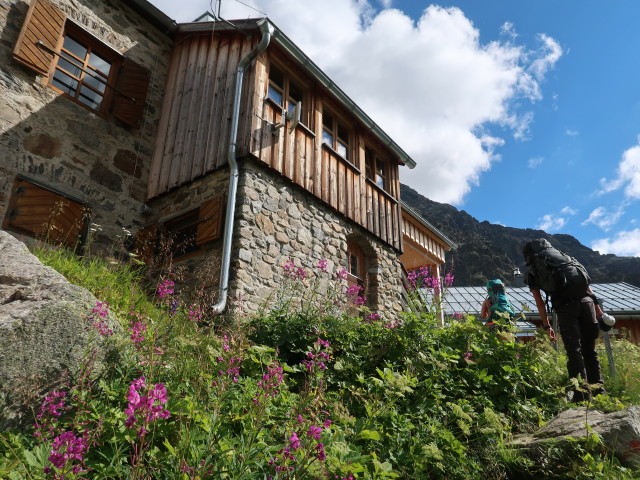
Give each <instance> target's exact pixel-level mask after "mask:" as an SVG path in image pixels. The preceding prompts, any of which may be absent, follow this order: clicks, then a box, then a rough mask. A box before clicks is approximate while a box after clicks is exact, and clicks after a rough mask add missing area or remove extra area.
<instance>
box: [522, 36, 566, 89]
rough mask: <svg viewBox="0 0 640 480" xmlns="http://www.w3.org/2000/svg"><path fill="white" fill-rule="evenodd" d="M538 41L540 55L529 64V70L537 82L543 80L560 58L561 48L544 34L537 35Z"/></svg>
mask: <svg viewBox="0 0 640 480" xmlns="http://www.w3.org/2000/svg"><path fill="white" fill-rule="evenodd" d="M538 40H539V41H540V42H541V43H542V48H541V49H540V53H539V54H537V56H536V58H535V59H534V60H533V61H532V62H531V65H530V66H529V70H530V71H531V73H532V74H533V76H534V77H536V79H538V80H543V79H544V76H545V74H546V73H547V71H548V70H549V69H551V68H553V67H554V65H555V64H556V62H557V61H558V60H560V57H561V56H562V47H560V44H559V43H558V42H556V41H555V40H554V39H553V38H551V37H550V36H548V35H545V34H544V33H541V34H539V35H538Z"/></svg>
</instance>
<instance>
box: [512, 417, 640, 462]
mask: <svg viewBox="0 0 640 480" xmlns="http://www.w3.org/2000/svg"><path fill="white" fill-rule="evenodd" d="M587 426H588V428H587ZM592 433H596V434H598V436H599V437H600V439H601V441H602V443H603V445H605V447H607V448H608V449H609V450H611V451H612V452H613V453H614V454H615V455H616V457H618V459H619V460H620V462H621V463H622V465H624V466H626V467H630V468H635V469H640V406H632V407H629V408H627V409H625V410H621V411H618V412H611V413H602V412H600V411H599V410H593V409H588V408H587V407H580V408H571V409H569V410H565V411H564V412H562V413H560V414H559V415H558V416H557V417H556V418H554V419H553V420H551V421H550V422H549V423H548V424H547V425H545V426H544V427H542V428H541V429H540V430H538V431H537V432H535V433H533V434H523V435H517V436H515V437H514V439H513V440H512V442H511V446H514V447H518V448H523V449H525V450H526V451H527V452H528V453H529V454H530V455H531V456H532V457H535V456H537V455H542V454H543V452H544V448H543V447H544V444H545V443H547V442H563V441H566V438H567V437H571V438H574V439H580V438H585V437H587V436H589V435H591V434H592Z"/></svg>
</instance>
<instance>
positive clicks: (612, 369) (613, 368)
mask: <svg viewBox="0 0 640 480" xmlns="http://www.w3.org/2000/svg"><path fill="white" fill-rule="evenodd" d="M602 339H603V341H604V349H605V350H606V351H607V360H608V361H609V375H610V376H611V378H613V377H615V376H616V364H615V362H614V361H613V348H612V347H611V338H610V337H609V332H602Z"/></svg>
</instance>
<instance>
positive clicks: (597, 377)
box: [556, 297, 604, 384]
mask: <svg viewBox="0 0 640 480" xmlns="http://www.w3.org/2000/svg"><path fill="white" fill-rule="evenodd" d="M556 312H557V313H558V327H559V329H560V335H562V342H563V343H564V348H565V350H566V352H567V358H568V361H567V370H568V371H569V377H570V378H574V377H577V376H578V375H581V376H582V378H583V379H585V380H586V381H587V383H590V384H595V383H603V382H604V380H603V379H602V373H601V372H600V361H599V360H598V354H597V353H596V339H597V338H598V332H599V327H598V320H597V319H596V311H595V307H594V305H593V300H592V299H591V298H589V297H585V298H582V299H580V300H574V301H572V302H569V303H567V304H565V305H563V306H561V307H559V308H556Z"/></svg>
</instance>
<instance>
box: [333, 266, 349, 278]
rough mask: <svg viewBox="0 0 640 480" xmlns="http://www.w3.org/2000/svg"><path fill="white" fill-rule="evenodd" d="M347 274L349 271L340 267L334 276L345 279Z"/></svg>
mask: <svg viewBox="0 0 640 480" xmlns="http://www.w3.org/2000/svg"><path fill="white" fill-rule="evenodd" d="M348 275H349V272H347V271H346V270H345V269H344V268H341V269H340V270H338V271H337V272H336V277H338V278H339V279H341V280H346V279H347V276H348Z"/></svg>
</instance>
